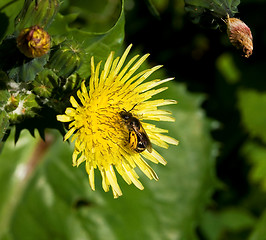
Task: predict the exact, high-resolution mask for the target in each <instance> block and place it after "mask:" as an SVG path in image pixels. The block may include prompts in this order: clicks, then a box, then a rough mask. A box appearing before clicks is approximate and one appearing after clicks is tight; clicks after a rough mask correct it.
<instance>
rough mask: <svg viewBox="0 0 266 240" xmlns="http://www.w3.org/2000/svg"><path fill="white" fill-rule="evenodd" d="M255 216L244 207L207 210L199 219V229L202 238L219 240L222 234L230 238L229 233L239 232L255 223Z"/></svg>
mask: <svg viewBox="0 0 266 240" xmlns="http://www.w3.org/2000/svg"><path fill="white" fill-rule="evenodd" d="M255 223H256V221H255V218H254V217H253V216H252V215H251V213H250V212H248V211H247V209H245V208H240V207H231V208H224V209H223V210H221V211H215V210H214V211H211V210H208V211H206V212H205V213H204V215H203V217H202V221H201V231H202V234H203V236H204V237H205V238H204V239H209V240H219V239H223V236H227V237H228V239H232V238H230V237H229V236H230V233H231V234H234V233H235V234H236V233H238V234H239V233H241V231H246V230H249V229H251V228H252V227H253V226H254V225H255Z"/></svg>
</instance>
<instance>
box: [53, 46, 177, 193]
mask: <svg viewBox="0 0 266 240" xmlns="http://www.w3.org/2000/svg"><path fill="white" fill-rule="evenodd" d="M130 48H131V45H130V46H129V47H128V48H127V49H126V50H125V52H124V54H123V55H122V57H121V58H119V57H117V58H115V59H114V53H113V52H111V53H110V55H109V57H108V59H107V60H106V62H105V65H104V68H103V70H102V71H101V72H100V65H101V63H98V64H97V65H96V67H95V64H94V58H93V57H92V59H91V77H90V82H89V84H88V85H89V86H86V84H85V81H83V82H82V84H81V89H80V90H78V92H77V97H78V99H75V98H74V97H73V96H72V97H71V98H70V103H71V105H72V107H70V108H67V109H66V111H65V114H64V115H58V116H57V120H58V121H61V122H69V131H68V132H67V133H66V135H65V137H64V139H65V140H67V139H69V138H71V141H75V149H74V152H73V156H72V159H73V165H74V166H79V165H80V164H81V163H83V162H85V168H86V171H87V173H88V175H89V183H90V186H91V188H92V190H95V183H94V170H95V169H96V168H98V169H99V171H100V173H101V176H102V187H103V189H104V191H108V190H109V187H110V186H111V188H112V191H113V195H114V197H115V198H117V197H119V196H121V195H122V191H121V189H120V187H119V185H118V182H117V178H116V172H117V173H118V174H120V175H121V176H122V177H123V179H124V180H125V181H126V182H127V183H128V184H131V183H133V184H134V185H135V186H136V187H137V188H139V189H141V190H142V189H143V188H144V187H143V185H142V183H141V182H140V181H139V176H138V174H137V172H136V171H135V168H136V167H138V168H139V169H140V170H141V171H142V172H143V173H144V174H145V175H146V176H147V177H148V178H150V179H155V180H158V176H157V175H156V173H155V172H154V171H153V170H152V168H151V167H150V166H149V165H148V163H147V162H146V161H145V160H144V158H145V159H148V160H150V161H152V162H154V163H162V164H166V161H165V160H164V158H163V157H162V156H161V155H160V154H159V153H158V152H156V151H155V150H154V149H152V150H151V151H147V149H145V148H147V142H149V140H150V141H151V143H152V144H155V145H158V146H160V147H163V148H167V147H168V144H174V145H177V144H178V141H177V140H175V139H174V138H171V137H169V136H166V135H164V134H165V133H167V130H164V129H160V128H157V127H156V126H155V125H152V124H150V123H145V122H143V120H156V121H174V119H173V118H172V117H171V116H170V114H171V113H170V112H167V111H163V110H158V109H157V107H159V106H163V105H169V104H175V103H176V101H174V100H164V99H160V100H149V99H150V98H151V97H152V96H153V95H155V94H157V93H159V92H161V91H164V90H166V88H159V89H155V90H154V89H153V88H154V87H156V86H159V85H160V84H162V83H164V82H167V81H170V80H172V79H171V78H169V79H165V80H152V81H146V82H145V83H144V81H145V80H146V79H147V78H148V77H149V76H150V75H151V74H152V73H153V72H154V71H156V70H157V69H159V68H160V67H161V66H156V67H153V68H151V69H147V70H144V71H142V72H140V73H137V74H135V72H136V71H137V70H138V68H139V67H140V65H141V64H142V63H143V62H144V61H145V59H146V58H147V57H148V54H146V55H144V56H143V57H141V58H139V59H138V57H139V56H135V57H133V58H132V59H131V60H129V61H128V63H127V64H126V65H125V66H124V62H125V60H126V57H127V55H128V53H129V51H130ZM137 59H138V60H137ZM87 87H89V90H87ZM122 111H126V112H127V113H130V114H129V115H128V116H130V118H129V120H126V121H132V122H134V121H135V122H134V123H133V124H132V126H133V127H132V126H131V125H128V124H129V123H132V122H126V121H125V119H123V118H122V117H121V114H120V113H121V112H122ZM134 124H136V126H137V127H136V126H135V127H134ZM138 124H139V125H138ZM138 126H139V128H138ZM132 131H134V134H130V133H131V132H132ZM130 136H133V137H135V138H134V139H130ZM147 139H148V140H147ZM131 141H133V143H135V144H133V145H132V144H130V142H131ZM134 141H135V142H134ZM132 146H134V147H132ZM137 148H138V149H137Z"/></svg>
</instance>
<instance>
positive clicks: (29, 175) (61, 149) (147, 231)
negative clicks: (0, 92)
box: [0, 0, 266, 240]
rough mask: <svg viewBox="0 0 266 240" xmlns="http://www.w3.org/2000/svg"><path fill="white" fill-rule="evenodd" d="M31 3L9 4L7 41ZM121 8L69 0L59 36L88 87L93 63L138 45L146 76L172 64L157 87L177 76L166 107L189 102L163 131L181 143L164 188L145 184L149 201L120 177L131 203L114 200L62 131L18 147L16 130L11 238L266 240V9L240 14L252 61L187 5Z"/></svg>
mask: <svg viewBox="0 0 266 240" xmlns="http://www.w3.org/2000/svg"><path fill="white" fill-rule="evenodd" d="M196 2H200V1H196ZM215 2H216V1H215ZM230 2H232V1H230ZM233 2H234V1H233ZM22 5H23V1H21V0H19V1H2V2H1V3H0V9H1V15H0V19H1V34H0V37H1V39H4V37H5V36H7V35H9V34H12V32H13V31H14V25H13V22H14V19H15V16H16V15H17V14H18V12H19V10H20V9H21V7H22ZM122 5H123V4H122V3H121V2H120V1H118V0H117V1H115V0H114V1H108V0H101V1H97V0H95V1H93V0H91V1H89V2H87V1H70V0H69V1H64V2H63V3H62V5H61V8H60V14H58V15H57V17H56V19H55V21H54V22H53V23H52V24H51V26H50V28H49V29H48V31H49V33H50V34H51V35H52V36H57V37H58V36H60V37H63V36H65V37H67V38H69V39H75V40H77V41H79V42H80V43H81V42H82V47H83V49H84V51H85V52H86V53H87V56H86V59H84V62H83V65H82V67H81V68H80V69H79V70H78V73H79V74H80V75H81V76H82V77H89V75H90V72H89V62H88V61H89V59H90V56H91V55H94V56H96V61H99V60H102V59H104V58H105V57H106V56H107V55H108V54H109V52H110V51H111V50H116V51H117V54H119V51H122V49H123V47H125V46H127V45H128V44H130V43H133V45H134V51H135V53H137V52H138V53H143V54H144V53H147V52H148V53H151V56H150V57H149V63H147V66H154V65H156V64H163V65H164V71H160V72H159V73H156V74H154V75H152V77H151V78H154V79H155V78H157V77H161V78H164V77H166V76H174V77H175V81H174V82H172V83H169V84H168V87H169V90H167V91H166V92H165V93H162V94H161V95H160V96H158V97H164V98H170V99H176V100H178V102H179V103H178V104H177V105H176V106H171V107H169V110H171V111H172V112H173V115H174V117H175V118H176V122H175V123H170V124H162V125H161V126H163V127H165V128H167V129H169V133H170V135H171V136H172V137H175V138H176V139H178V140H180V145H179V146H177V147H173V146H171V147H170V148H169V149H168V150H161V149H160V150H159V151H160V153H161V154H162V155H163V156H164V157H165V158H166V160H167V161H168V164H167V165H166V166H165V167H163V166H154V165H152V167H153V168H154V169H155V170H156V172H157V173H158V175H159V178H160V180H159V181H158V182H154V181H150V180H148V179H145V176H143V175H141V180H142V182H143V183H144V187H145V190H144V191H139V190H137V189H135V188H134V187H133V186H127V185H126V184H125V183H123V181H122V179H121V178H120V179H118V180H119V184H120V185H121V187H122V191H123V196H122V197H120V198H119V199H116V200H114V199H113V196H112V193H111V192H109V193H104V192H103V190H102V189H101V186H100V185H101V184H100V183H101V180H100V176H99V175H98V176H96V182H97V185H96V191H95V192H92V191H91V190H90V188H89V184H88V179H87V174H86V173H85V169H84V167H83V166H80V167H79V168H73V167H72V165H71V154H72V150H73V146H72V145H70V144H68V143H63V142H62V136H61V135H60V134H59V133H58V132H56V131H55V130H51V129H47V130H46V132H47V135H46V142H45V143H44V142H42V140H41V139H40V137H39V134H38V132H37V131H36V132H35V135H36V138H33V137H32V136H31V135H30V134H29V132H28V131H27V130H23V131H22V133H21V135H20V137H19V140H18V142H17V143H16V144H14V135H15V133H14V132H15V131H14V129H13V128H12V131H11V135H10V136H9V138H8V139H7V141H6V142H4V143H2V147H1V155H0V165H1V167H0V192H1V194H0V239H12V240H13V239H23V240H24V239H27V240H28V239H37V238H38V239H44V240H46V239H127V240H128V239H129V240H130V239H163V240H165V239H169V240H170V239H188V240H193V239H206V240H220V239H230V240H231V239H233V240H238V239H250V240H263V239H266V234H265V227H264V226H265V225H266V213H265V200H266V197H265V190H266V164H265V157H266V150H265V141H266V127H265V122H266V111H265V103H266V92H265V91H266V84H265V81H264V78H265V64H266V63H265V47H264V45H265V42H266V32H265V30H264V28H263V24H264V22H265V15H264V9H265V7H266V1H264V0H252V1H251V0H242V1H241V3H240V5H239V6H238V11H239V14H237V15H236V16H238V17H240V18H241V19H242V20H244V21H245V22H246V24H248V26H249V27H250V28H251V30H252V33H253V36H254V53H253V55H252V56H251V57H250V58H249V59H245V58H243V57H241V56H240V54H239V53H238V52H237V51H236V50H235V49H234V48H233V47H232V46H231V45H230V43H229V40H228V39H227V35H226V33H225V31H224V26H222V25H221V26H220V28H218V29H210V28H209V26H207V25H204V23H202V26H200V25H199V24H193V23H192V22H191V21H190V19H189V17H188V16H187V15H186V13H185V10H184V2H183V1H181V0H161V1H160V0H156V1H148V0H147V1H146V2H144V1H137V0H135V1H133V0H126V1H125V3H124V8H123V6H122ZM124 24H125V25H124ZM121 46H122V47H121ZM135 53H132V54H135ZM3 59H4V58H3V56H2V59H1V61H3ZM151 78H150V79H151ZM46 117H47V118H53V117H54V116H53V115H52V114H51V115H48V116H46ZM4 124H6V123H5V122H3V121H2V122H1V126H4ZM43 127H47V126H46V125H44V126H43ZM2 129H3V127H2Z"/></svg>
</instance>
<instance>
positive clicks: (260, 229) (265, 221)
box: [248, 211, 266, 240]
mask: <svg viewBox="0 0 266 240" xmlns="http://www.w3.org/2000/svg"><path fill="white" fill-rule="evenodd" d="M265 226H266V211H264V212H263V213H262V214H261V218H260V220H259V221H258V223H257V225H256V227H255V228H254V230H253V232H252V233H251V235H250V237H249V238H248V240H266V228H265Z"/></svg>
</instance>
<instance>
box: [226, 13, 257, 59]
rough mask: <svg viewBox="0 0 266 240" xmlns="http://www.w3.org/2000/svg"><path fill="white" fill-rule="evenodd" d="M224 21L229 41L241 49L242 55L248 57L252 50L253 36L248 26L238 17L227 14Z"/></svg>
mask: <svg viewBox="0 0 266 240" xmlns="http://www.w3.org/2000/svg"><path fill="white" fill-rule="evenodd" d="M225 22H226V25H227V34H228V37H229V39H230V42H231V43H232V45H233V46H234V47H236V48H237V49H240V50H242V51H243V53H244V56H245V57H246V58H248V57H249V56H250V55H251V54H252V51H253V38H252V34H251V31H250V29H249V27H248V26H247V25H246V24H245V23H244V22H243V21H241V20H240V19H238V18H230V17H229V16H228V18H227V20H226V21H225Z"/></svg>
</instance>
